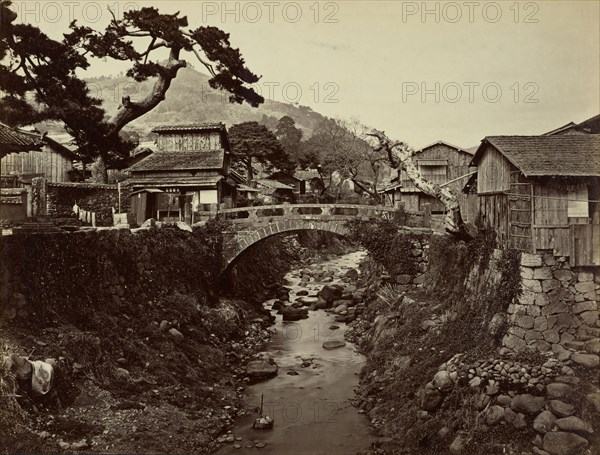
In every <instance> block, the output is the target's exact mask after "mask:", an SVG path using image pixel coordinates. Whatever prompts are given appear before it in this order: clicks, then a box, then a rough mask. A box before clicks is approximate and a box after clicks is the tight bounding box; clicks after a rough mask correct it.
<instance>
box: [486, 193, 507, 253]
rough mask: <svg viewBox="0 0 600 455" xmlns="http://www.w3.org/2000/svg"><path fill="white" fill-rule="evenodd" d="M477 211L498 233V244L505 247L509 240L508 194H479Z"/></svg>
mask: <svg viewBox="0 0 600 455" xmlns="http://www.w3.org/2000/svg"><path fill="white" fill-rule="evenodd" d="M479 212H480V213H481V215H482V216H483V217H484V221H485V222H487V223H489V224H490V226H491V227H492V228H494V229H495V230H496V233H497V234H498V245H499V246H501V247H507V246H508V244H509V242H508V239H509V215H508V196H507V195H506V194H501V193H497V194H482V195H479Z"/></svg>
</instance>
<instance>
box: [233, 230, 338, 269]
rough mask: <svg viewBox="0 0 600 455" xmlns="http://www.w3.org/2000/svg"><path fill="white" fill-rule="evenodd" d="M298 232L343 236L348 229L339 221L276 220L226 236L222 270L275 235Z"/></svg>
mask: <svg viewBox="0 0 600 455" xmlns="http://www.w3.org/2000/svg"><path fill="white" fill-rule="evenodd" d="M298 231H322V232H331V233H333V234H338V235H341V236H345V235H347V234H348V227H347V226H346V223H345V222H339V221H338V222H332V221H308V222H307V221H303V220H277V221H273V222H270V223H268V224H265V225H264V226H262V227H259V228H256V229H252V230H248V231H242V232H236V233H233V234H229V235H226V236H225V245H224V249H223V259H224V260H223V270H227V269H228V268H229V267H230V266H231V265H232V264H233V263H234V262H235V260H236V259H237V258H238V257H240V256H241V255H242V254H243V253H244V251H246V250H247V249H248V248H250V247H251V246H252V245H255V244H256V243H259V242H261V241H262V240H264V239H267V238H269V237H272V236H274V235H277V234H281V233H284V232H298Z"/></svg>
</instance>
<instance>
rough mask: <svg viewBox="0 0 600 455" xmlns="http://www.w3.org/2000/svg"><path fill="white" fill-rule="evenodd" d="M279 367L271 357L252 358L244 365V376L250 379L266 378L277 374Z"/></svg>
mask: <svg viewBox="0 0 600 455" xmlns="http://www.w3.org/2000/svg"><path fill="white" fill-rule="evenodd" d="M278 371H279V367H278V366H277V364H276V363H275V362H274V361H273V359H268V360H264V359H260V360H252V361H250V362H248V365H246V376H248V377H249V378H251V379H267V378H272V377H273V376H277V372H278Z"/></svg>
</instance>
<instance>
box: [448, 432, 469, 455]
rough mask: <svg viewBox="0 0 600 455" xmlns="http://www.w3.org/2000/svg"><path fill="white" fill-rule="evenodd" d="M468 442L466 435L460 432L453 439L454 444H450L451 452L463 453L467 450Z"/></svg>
mask: <svg viewBox="0 0 600 455" xmlns="http://www.w3.org/2000/svg"><path fill="white" fill-rule="evenodd" d="M466 444H467V440H466V438H465V436H464V435H463V434H462V433H460V434H458V435H457V436H456V437H455V438H454V440H453V441H452V444H450V448H449V449H450V453H451V454H452V455H462V454H463V453H464V451H465V446H466Z"/></svg>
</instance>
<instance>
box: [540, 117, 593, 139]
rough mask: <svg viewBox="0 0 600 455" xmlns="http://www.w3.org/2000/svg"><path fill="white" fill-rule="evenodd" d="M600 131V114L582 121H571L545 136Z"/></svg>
mask: <svg viewBox="0 0 600 455" xmlns="http://www.w3.org/2000/svg"><path fill="white" fill-rule="evenodd" d="M599 133H600V114H599V115H595V116H594V117H590V118H589V119H587V120H584V121H583V122H581V123H574V122H569V123H567V124H566V125H563V126H560V127H558V128H555V129H553V130H552V131H548V132H547V133H544V134H543V136H556V135H569V134H599Z"/></svg>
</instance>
